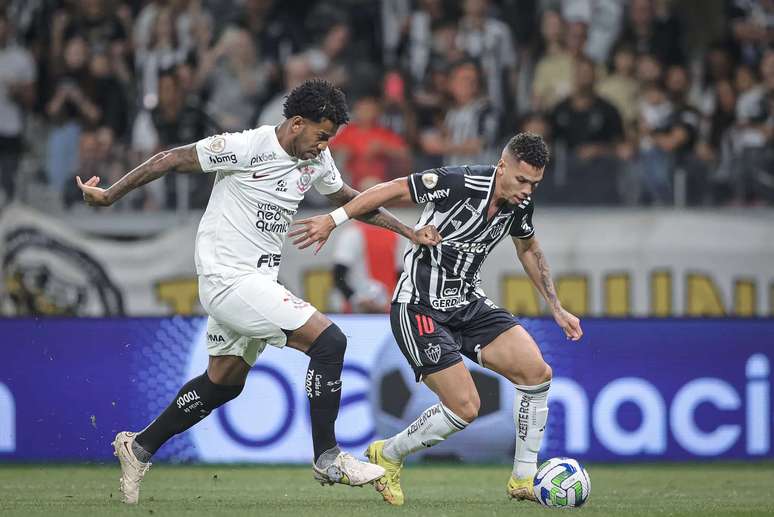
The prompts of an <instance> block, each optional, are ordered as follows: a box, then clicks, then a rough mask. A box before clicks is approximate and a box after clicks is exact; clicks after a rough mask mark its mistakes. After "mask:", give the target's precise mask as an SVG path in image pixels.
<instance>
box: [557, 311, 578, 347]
mask: <svg viewBox="0 0 774 517" xmlns="http://www.w3.org/2000/svg"><path fill="white" fill-rule="evenodd" d="M554 320H555V321H556V324H557V325H559V326H560V327H562V330H563V331H564V334H565V335H566V336H567V339H571V340H573V341H578V340H579V339H580V338H581V337H582V336H583V330H582V329H581V326H580V320H579V319H578V317H577V316H575V315H573V314H570V313H569V312H568V311H566V310H565V309H564V308H562V307H560V308H559V309H558V310H556V311H554Z"/></svg>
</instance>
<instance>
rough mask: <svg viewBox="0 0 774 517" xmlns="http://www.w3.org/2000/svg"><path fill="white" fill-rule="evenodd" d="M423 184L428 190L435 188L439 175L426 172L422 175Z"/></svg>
mask: <svg viewBox="0 0 774 517" xmlns="http://www.w3.org/2000/svg"><path fill="white" fill-rule="evenodd" d="M422 184H423V185H424V186H425V187H426V188H435V186H436V185H438V174H436V173H434V172H426V173H424V174H422Z"/></svg>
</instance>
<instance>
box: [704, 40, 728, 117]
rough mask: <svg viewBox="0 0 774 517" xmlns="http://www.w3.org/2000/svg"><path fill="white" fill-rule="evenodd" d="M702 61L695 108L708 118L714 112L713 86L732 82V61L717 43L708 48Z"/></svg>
mask: <svg viewBox="0 0 774 517" xmlns="http://www.w3.org/2000/svg"><path fill="white" fill-rule="evenodd" d="M703 61H704V62H703V66H702V80H701V85H700V88H699V99H698V102H697V108H699V110H700V111H701V112H702V114H703V115H704V116H709V115H711V114H712V112H713V111H714V110H715V102H716V96H715V94H716V91H717V90H716V88H715V86H716V85H717V84H718V83H720V82H722V81H732V80H733V72H734V61H733V58H732V57H731V53H730V52H729V51H728V49H727V48H726V47H725V46H724V45H722V44H717V43H716V44H714V45H712V46H711V47H710V48H709V50H708V51H707V53H706V55H705V56H704V60H703Z"/></svg>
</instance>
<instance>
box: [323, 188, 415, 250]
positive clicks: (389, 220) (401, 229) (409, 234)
mask: <svg viewBox="0 0 774 517" xmlns="http://www.w3.org/2000/svg"><path fill="white" fill-rule="evenodd" d="M358 194H360V192H358V191H357V190H355V189H353V188H352V187H350V186H349V185H347V184H346V183H345V184H344V186H343V187H342V188H341V189H340V190H339V191H338V192H334V193H333V194H329V195H328V196H326V197H327V198H328V199H329V200H330V202H331V203H332V204H333V205H334V206H344V205H346V204H347V203H349V202H350V201H351V200H353V199H355V198H356V197H357V195H358ZM355 219H357V220H358V221H363V222H364V223H368V224H372V225H374V226H381V227H382V228H386V229H388V230H390V231H392V232H395V233H397V234H398V235H402V236H404V237H406V238H407V239H409V240H411V239H413V235H414V229H413V228H411V227H409V226H406V225H405V224H403V223H402V222H400V221H399V220H398V218H396V217H395V216H394V215H392V214H391V213H390V212H388V211H387V210H385V209H384V208H377V209H376V210H372V211H370V212H368V213H365V214H363V215H360V216H357V217H355Z"/></svg>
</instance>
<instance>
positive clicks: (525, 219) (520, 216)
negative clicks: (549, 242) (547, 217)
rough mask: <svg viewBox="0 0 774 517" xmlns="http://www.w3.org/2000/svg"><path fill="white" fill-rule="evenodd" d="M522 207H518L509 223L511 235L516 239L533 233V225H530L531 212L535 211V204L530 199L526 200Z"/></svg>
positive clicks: (527, 236) (528, 236)
mask: <svg viewBox="0 0 774 517" xmlns="http://www.w3.org/2000/svg"><path fill="white" fill-rule="evenodd" d="M526 203H528V204H527V205H526V206H525V207H524V208H519V209H518V210H517V212H516V214H515V217H516V220H515V221H513V224H512V225H511V237H516V238H517V239H529V238H530V237H532V236H533V235H535V227H534V226H533V225H532V213H533V212H534V211H535V205H534V204H533V203H532V200H531V199H530V200H528V201H527V202H526Z"/></svg>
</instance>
